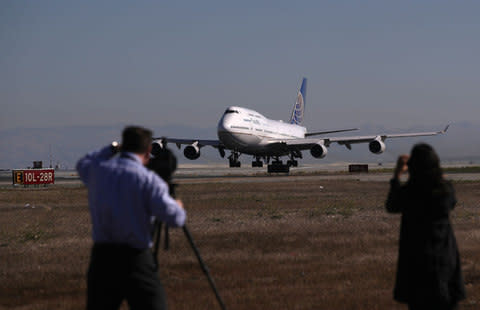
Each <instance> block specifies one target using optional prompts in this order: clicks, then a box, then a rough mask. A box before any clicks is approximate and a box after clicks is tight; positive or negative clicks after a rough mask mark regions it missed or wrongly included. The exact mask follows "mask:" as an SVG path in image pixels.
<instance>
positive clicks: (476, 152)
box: [0, 122, 480, 169]
mask: <svg viewBox="0 0 480 310" xmlns="http://www.w3.org/2000/svg"><path fill="white" fill-rule="evenodd" d="M122 129H123V125H112V126H95V127H87V126H84V127H83V126H71V127H58V128H40V129H11V130H2V131H0V169H11V168H25V167H28V166H31V165H32V162H33V161H34V160H42V161H43V164H44V167H47V166H49V165H50V162H51V163H52V165H53V166H56V165H59V166H60V167H61V168H70V169H71V168H73V167H74V166H75V163H76V161H77V160H78V158H80V156H82V155H84V154H85V153H86V152H88V151H91V150H94V149H96V148H99V147H101V146H103V145H106V144H108V143H110V142H111V141H113V140H120V135H121V134H120V133H121V130H122ZM152 129H153V130H154V133H155V135H156V136H170V137H173V136H174V137H177V138H192V137H198V138H203V139H212V138H213V139H215V138H216V128H193V127H188V126H182V125H174V126H164V127H157V128H152ZM433 129H434V130H437V129H438V130H440V129H441V128H433ZM423 130H427V131H430V130H432V128H431V127H430V128H425V127H415V128H409V129H405V128H391V129H389V130H386V129H385V128H384V127H381V126H375V125H371V124H370V125H369V124H366V125H364V126H362V127H361V130H359V131H357V132H354V133H353V134H354V135H363V134H372V133H390V132H395V131H401V132H403V131H423ZM348 135H352V133H349V134H348ZM419 141H425V142H427V143H430V144H432V145H433V146H434V147H435V148H436V149H437V151H438V153H439V154H440V156H441V158H442V161H447V162H454V161H458V162H473V163H478V164H480V122H476V123H475V122H459V123H454V124H452V125H451V126H450V129H449V130H448V133H447V134H446V135H443V136H436V137H419V138H408V139H390V140H387V141H386V145H387V150H386V152H385V153H383V154H381V155H375V154H371V153H370V152H369V151H368V146H367V145H366V144H357V145H353V146H352V150H351V151H349V150H347V149H346V148H345V147H343V146H339V145H336V144H334V145H332V146H331V147H330V148H329V153H328V155H327V157H326V158H324V159H321V160H319V159H314V158H313V157H312V156H311V155H310V152H308V151H305V152H303V155H304V162H313V161H315V162H318V161H323V162H325V163H331V162H336V161H349V162H379V163H380V162H392V161H394V160H395V159H396V157H397V156H398V154H400V153H408V152H409V151H410V149H411V146H412V145H413V144H414V143H417V142H419ZM170 146H171V148H172V150H174V151H175V153H176V154H177V155H178V158H179V161H180V163H184V162H189V163H190V162H191V161H189V160H188V159H185V158H184V157H183V154H182V151H177V148H176V146H175V145H170ZM201 152H202V156H201V157H200V158H199V159H198V160H197V161H195V162H196V163H216V162H225V163H227V160H226V159H222V158H220V156H219V154H218V151H217V150H215V149H213V148H210V147H205V148H203V149H202V150H201ZM227 154H228V153H227ZM227 156H228V155H227ZM240 160H241V161H242V162H243V164H244V165H245V164H247V165H249V164H250V162H251V157H250V156H247V155H242V156H241V157H240Z"/></svg>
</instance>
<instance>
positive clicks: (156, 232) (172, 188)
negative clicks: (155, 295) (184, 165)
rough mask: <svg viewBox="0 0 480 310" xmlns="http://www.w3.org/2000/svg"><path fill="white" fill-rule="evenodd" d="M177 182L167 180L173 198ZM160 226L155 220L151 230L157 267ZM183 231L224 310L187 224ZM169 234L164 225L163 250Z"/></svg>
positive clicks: (167, 242)
mask: <svg viewBox="0 0 480 310" xmlns="http://www.w3.org/2000/svg"><path fill="white" fill-rule="evenodd" d="M176 186H177V184H173V183H170V182H169V188H170V195H171V196H172V197H174V198H175V187H176ZM162 226H163V223H162V222H160V221H157V220H155V228H154V231H153V238H154V247H153V257H154V260H155V264H156V267H157V268H158V249H159V247H160V239H161V232H162ZM183 232H184V234H185V237H186V238H187V240H188V243H189V244H190V247H191V248H192V250H193V252H194V253H195V256H196V257H197V260H198V263H199V264H200V268H201V269H202V271H203V273H204V274H205V276H206V277H207V279H208V283H209V284H210V287H211V288H212V290H213V292H214V293H215V297H216V298H217V301H218V304H219V305H220V308H221V309H222V310H225V309H226V308H225V304H224V303H223V300H222V297H220V294H219V293H218V290H217V287H216V285H215V282H214V281H213V278H212V276H211V275H210V271H209V269H208V267H207V265H206V264H205V262H204V261H203V259H202V257H201V256H200V252H199V251H198V248H197V246H196V245H195V242H194V241H193V237H192V235H191V234H190V231H189V230H188V228H187V225H184V226H183ZM169 243H170V242H169V236H168V226H167V225H165V244H164V248H165V250H168V247H169Z"/></svg>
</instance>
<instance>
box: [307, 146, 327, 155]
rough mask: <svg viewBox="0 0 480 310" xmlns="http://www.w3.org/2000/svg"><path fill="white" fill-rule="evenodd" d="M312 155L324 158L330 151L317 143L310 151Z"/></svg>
mask: <svg viewBox="0 0 480 310" xmlns="http://www.w3.org/2000/svg"><path fill="white" fill-rule="evenodd" d="M310 153H311V154H312V156H313V157H315V158H324V157H325V156H326V155H327V153H328V150H327V148H326V147H325V145H323V144H321V143H317V144H315V145H314V146H313V147H312V148H311V149H310Z"/></svg>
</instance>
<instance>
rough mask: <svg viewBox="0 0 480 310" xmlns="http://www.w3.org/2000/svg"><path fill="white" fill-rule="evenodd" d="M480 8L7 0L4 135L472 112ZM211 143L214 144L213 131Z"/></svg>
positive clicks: (331, 124)
mask: <svg viewBox="0 0 480 310" xmlns="http://www.w3.org/2000/svg"><path fill="white" fill-rule="evenodd" d="M478 16H480V3H479V2H476V1H397V2H393V1H235V2H233V1H168V2H164V1H78V2H73V1H72V2H70V1H2V2H1V3H0V51H1V52H0V105H1V109H2V112H1V113H0V129H14V128H37V127H39V128H47V127H58V126H66V125H92V126H94V125H112V124H140V125H144V126H149V127H158V126H164V125H170V124H180V125H188V126H192V127H199V128H207V127H215V126H216V123H217V121H218V119H219V117H220V116H221V114H222V112H223V111H224V109H225V108H226V107H228V106H230V105H239V106H245V107H249V108H253V109H255V110H257V111H259V112H260V113H263V114H264V115H266V116H267V117H271V118H274V119H287V118H288V117H289V114H290V111H291V107H292V105H293V102H294V100H295V96H296V91H297V88H298V87H299V84H300V82H301V78H302V77H303V76H305V77H307V78H308V83H309V84H308V90H307V114H306V117H305V125H307V126H308V127H309V128H311V129H312V130H321V129H328V128H339V127H345V126H347V127H351V126H355V127H357V126H361V125H362V124H376V125H384V126H386V127H387V128H388V127H392V128H395V129H398V128H409V127H412V126H417V125H422V126H426V127H434V129H437V128H438V127H440V128H441V127H443V125H444V124H446V123H450V122H453V123H455V122H461V121H478V119H479V115H480V100H479V99H480V87H479V85H480V73H479V72H480V61H479V55H480V40H478V37H479V35H480V19H479V18H478ZM212 138H214V137H212Z"/></svg>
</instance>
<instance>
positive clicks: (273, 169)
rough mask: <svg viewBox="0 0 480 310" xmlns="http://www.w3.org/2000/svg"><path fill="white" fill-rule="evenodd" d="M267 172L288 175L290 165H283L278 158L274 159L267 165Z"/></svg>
mask: <svg viewBox="0 0 480 310" xmlns="http://www.w3.org/2000/svg"><path fill="white" fill-rule="evenodd" d="M267 171H268V173H282V172H283V173H288V172H290V165H289V164H288V163H287V164H286V165H284V164H283V162H282V161H281V160H280V159H278V157H275V160H274V161H272V163H271V164H270V165H268V167H267Z"/></svg>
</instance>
